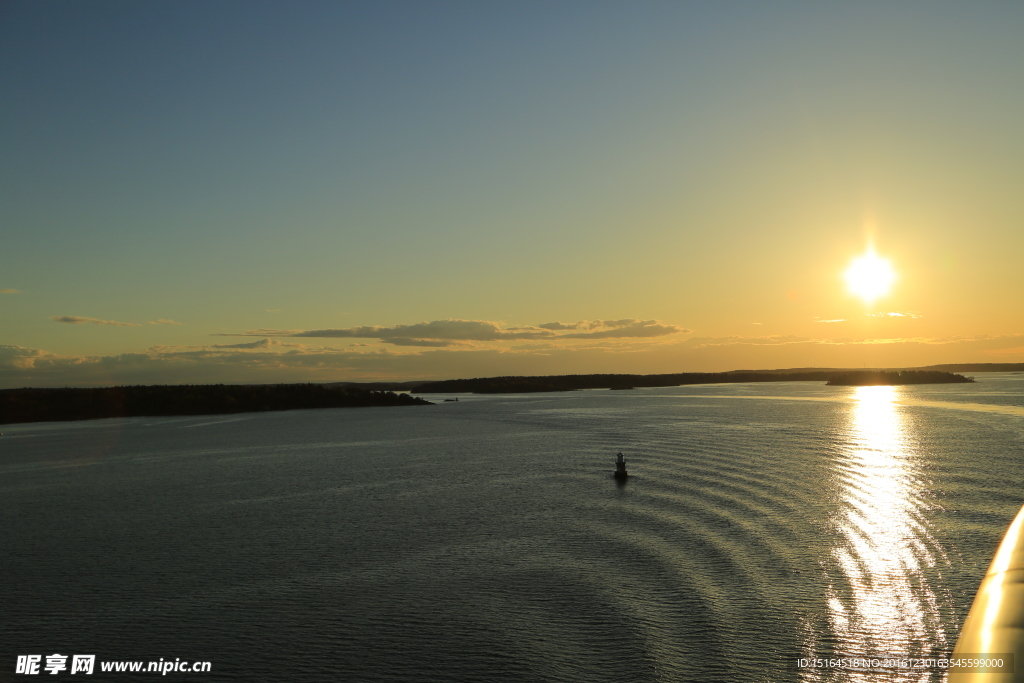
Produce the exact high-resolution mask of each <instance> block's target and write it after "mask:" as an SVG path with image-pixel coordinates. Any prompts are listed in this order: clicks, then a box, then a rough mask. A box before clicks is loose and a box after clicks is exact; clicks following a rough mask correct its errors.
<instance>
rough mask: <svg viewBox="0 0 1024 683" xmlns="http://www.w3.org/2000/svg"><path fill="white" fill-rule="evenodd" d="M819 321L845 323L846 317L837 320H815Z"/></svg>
mask: <svg viewBox="0 0 1024 683" xmlns="http://www.w3.org/2000/svg"><path fill="white" fill-rule="evenodd" d="M814 322H817V323H845V322H846V318H836V319H835V320H815V321H814Z"/></svg>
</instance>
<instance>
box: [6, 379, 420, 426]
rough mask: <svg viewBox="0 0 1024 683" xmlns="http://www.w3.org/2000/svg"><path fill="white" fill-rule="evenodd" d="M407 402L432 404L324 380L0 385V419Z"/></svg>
mask: <svg viewBox="0 0 1024 683" xmlns="http://www.w3.org/2000/svg"><path fill="white" fill-rule="evenodd" d="M410 405H433V404H432V403H431V402H430V401H427V400H424V399H422V398H419V397H417V396H410V395H408V394H395V393H392V392H390V391H366V390H364V389H358V388H351V387H338V386H331V385H327V384H248V385H247V384H236V385H225V384H200V385H189V384H185V385H173V386H168V385H160V386H123V387H102V388H86V389H78V388H61V389H28V388H26V389H3V390H0V424H12V423H19V422H53V421H65V420H94V419H99V418H107V417H154V416H160V415H219V414H226V413H256V412H264V411H268V410H296V409H308V408H360V407H367V406H410Z"/></svg>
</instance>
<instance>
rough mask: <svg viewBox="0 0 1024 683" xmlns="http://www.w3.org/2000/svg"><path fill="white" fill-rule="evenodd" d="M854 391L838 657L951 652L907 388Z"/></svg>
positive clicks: (847, 443) (867, 677)
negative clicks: (929, 572)
mask: <svg viewBox="0 0 1024 683" xmlns="http://www.w3.org/2000/svg"><path fill="white" fill-rule="evenodd" d="M854 391H855V393H854V399H855V400H854V402H853V403H852V412H851V414H850V416H849V425H848V428H847V432H846V438H845V439H844V440H843V441H844V443H843V447H842V452H841V453H840V457H839V459H838V460H837V467H838V469H839V472H838V475H839V479H840V482H841V488H840V497H841V500H840V509H839V511H838V514H837V516H836V518H835V520H834V522H835V524H836V527H837V530H838V532H839V537H840V541H839V542H838V543H837V544H836V546H835V547H834V548H833V549H832V556H831V557H830V558H829V561H828V562H827V565H828V571H829V574H830V577H829V579H830V585H829V589H828V594H827V596H826V597H827V605H828V622H829V630H830V631H831V635H832V637H831V638H830V640H833V641H834V646H833V647H834V652H835V655H834V656H836V657H862V656H865V657H877V656H883V655H900V656H904V657H915V656H927V655H929V654H931V653H934V652H942V651H946V650H947V649H948V648H947V647H946V643H945V635H944V631H943V629H942V627H941V623H940V621H939V605H938V599H937V597H936V595H935V593H934V592H933V590H932V588H931V587H930V585H929V583H928V581H927V577H926V576H925V574H924V570H925V569H926V568H927V567H930V566H934V564H935V554H934V552H933V551H932V549H931V548H934V547H935V543H934V539H932V538H931V535H930V534H929V532H928V529H927V527H926V525H925V523H924V522H923V521H922V520H923V513H924V510H925V507H926V502H925V500H924V499H923V497H922V491H921V488H922V487H921V483H920V479H919V476H918V469H917V467H918V466H917V456H916V453H915V451H914V444H913V441H912V438H911V436H910V429H909V425H908V423H907V420H906V417H905V416H904V415H903V414H902V412H901V410H902V409H901V408H900V407H899V406H897V405H896V401H897V400H898V399H899V398H900V393H901V391H902V390H901V389H900V388H899V387H891V386H866V387H856V388H855V390H854ZM836 673H837V672H836V671H832V672H831V674H832V675H835V674H836ZM932 675H933V672H921V671H919V672H910V671H903V672H896V671H888V672H881V671H874V672H853V671H846V672H845V674H842V675H841V676H842V678H841V679H840V680H847V681H879V680H900V681H928V680H930V678H931V677H932ZM828 680H836V679H835V678H832V677H831V676H828Z"/></svg>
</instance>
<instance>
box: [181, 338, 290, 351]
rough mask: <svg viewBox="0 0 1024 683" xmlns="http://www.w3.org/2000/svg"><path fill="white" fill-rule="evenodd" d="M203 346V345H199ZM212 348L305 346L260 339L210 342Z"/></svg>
mask: <svg viewBox="0 0 1024 683" xmlns="http://www.w3.org/2000/svg"><path fill="white" fill-rule="evenodd" d="M199 348H205V347H199ZM209 348H212V349H278V348H305V347H304V346H303V345H302V344H287V343H285V342H283V341H280V340H277V339H260V340H259V341H254V342H243V343H241V344H212V345H211V346H210V347H209Z"/></svg>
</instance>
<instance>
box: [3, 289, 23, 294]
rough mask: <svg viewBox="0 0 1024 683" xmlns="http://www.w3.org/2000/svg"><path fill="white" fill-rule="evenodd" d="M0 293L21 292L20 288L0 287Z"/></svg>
mask: <svg viewBox="0 0 1024 683" xmlns="http://www.w3.org/2000/svg"><path fill="white" fill-rule="evenodd" d="M0 294H21V290H20V289H0Z"/></svg>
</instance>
